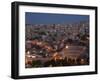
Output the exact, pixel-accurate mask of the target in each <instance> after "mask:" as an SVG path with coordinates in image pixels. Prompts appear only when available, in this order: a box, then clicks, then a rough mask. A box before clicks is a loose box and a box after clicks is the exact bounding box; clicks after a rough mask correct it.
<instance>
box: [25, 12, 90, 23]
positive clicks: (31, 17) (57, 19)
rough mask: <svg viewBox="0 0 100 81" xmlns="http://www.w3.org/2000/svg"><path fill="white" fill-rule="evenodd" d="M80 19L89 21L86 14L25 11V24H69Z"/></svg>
mask: <svg viewBox="0 0 100 81" xmlns="http://www.w3.org/2000/svg"><path fill="white" fill-rule="evenodd" d="M80 21H89V16H88V15H72V14H51V13H31V12H26V13H25V23H26V24H69V23H77V22H80Z"/></svg>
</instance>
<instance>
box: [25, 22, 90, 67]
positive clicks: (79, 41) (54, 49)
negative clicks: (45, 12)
mask: <svg viewBox="0 0 100 81" xmlns="http://www.w3.org/2000/svg"><path fill="white" fill-rule="evenodd" d="M25 41H26V43H25V44H26V47H25V49H26V51H25V53H26V58H25V60H26V67H35V66H34V65H35V64H34V63H36V64H38V65H39V66H37V67H41V66H42V67H44V66H48V67H49V66H55V64H56V63H58V62H57V61H59V59H60V61H59V62H60V65H61V66H63V65H79V64H80V65H81V64H83V65H84V64H89V22H88V21H82V22H79V23H73V24H33V25H30V24H26V34H25ZM75 48H79V49H75ZM80 48H81V49H80ZM73 50H74V51H73ZM55 55H56V56H57V58H58V56H59V59H58V60H56V63H55V60H54V59H55V58H56V57H55V58H54V56H55ZM65 60H66V62H65ZM41 61H42V63H41V64H39V63H40V62H41ZM51 61H54V62H52V63H55V64H52V63H51ZM82 61H83V63H82ZM69 62H70V63H69ZM48 63H50V64H49V65H48ZM64 63H65V64H64ZM73 63H74V64H73ZM60 65H59V63H58V66H60ZM56 66H57V65H56Z"/></svg>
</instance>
